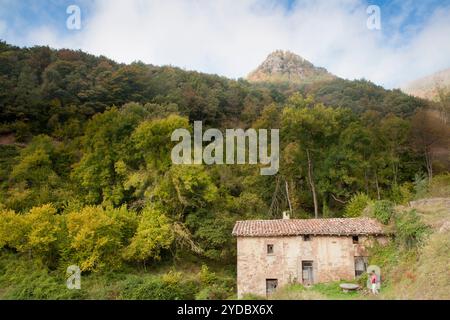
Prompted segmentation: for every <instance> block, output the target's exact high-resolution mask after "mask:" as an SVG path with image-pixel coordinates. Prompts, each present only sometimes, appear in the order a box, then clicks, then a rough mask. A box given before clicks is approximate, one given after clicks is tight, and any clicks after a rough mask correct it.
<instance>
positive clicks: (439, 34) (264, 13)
mask: <svg viewBox="0 0 450 320" xmlns="http://www.w3.org/2000/svg"><path fill="white" fill-rule="evenodd" d="M366 7H367V4H365V2H364V1H362V0H335V1H329V0H318V1H313V0H300V1H298V2H297V3H296V5H295V6H294V7H293V8H292V10H291V11H290V12H287V11H286V10H285V8H283V7H282V6H281V5H278V4H277V3H276V1H274V0H273V1H266V2H264V3H262V2H261V1H256V0H240V1H233V2H232V3H231V2H230V1H227V0H215V1H208V0H191V1H187V0H186V1H184V0H177V1H175V0H174V1H164V0H155V1H143V0H126V1H125V0H98V1H97V2H95V4H94V6H93V7H92V8H90V9H91V10H92V12H93V13H92V14H91V15H90V18H89V20H87V21H83V22H82V25H83V28H82V30H81V31H76V32H74V33H70V35H69V36H67V32H65V33H62V32H58V30H51V29H49V28H42V29H38V30H33V31H32V32H30V34H29V35H28V42H32V43H40V44H49V45H51V46H55V47H70V48H76V49H83V50H86V51H88V52H91V53H94V54H102V55H106V56H108V57H110V58H112V59H115V60H117V61H119V62H132V61H135V60H142V61H144V62H146V63H152V64H156V65H163V64H171V65H176V66H179V67H183V68H186V69H193V70H199V71H203V72H209V73H218V74H220V75H224V76H228V77H232V78H237V77H242V76H245V75H246V74H247V73H248V72H250V71H251V70H252V69H254V68H255V67H256V66H257V65H258V64H259V63H260V62H262V60H263V59H264V58H265V56H266V55H267V54H268V53H270V52H271V51H273V50H275V49H287V50H291V51H293V52H296V53H298V54H300V55H302V56H303V57H304V58H306V59H308V60H310V61H311V62H313V63H314V64H316V65H318V66H324V67H326V68H327V69H328V70H329V71H331V72H333V73H335V74H337V75H338V76H341V77H344V78H350V79H354V78H363V77H364V78H366V79H369V80H372V81H374V82H375V83H378V84H381V85H384V86H386V87H394V86H395V87H398V86H400V85H401V84H403V83H404V82H406V81H409V80H411V79H415V78H417V77H419V76H423V75H426V74H428V73H432V72H435V71H438V70H440V69H444V68H447V67H450V41H449V34H450V19H448V16H449V8H447V10H444V9H440V10H437V11H436V12H435V13H434V15H433V17H432V19H430V20H429V21H428V22H427V23H426V24H425V25H424V26H423V28H421V29H420V31H418V30H413V31H414V32H415V33H414V35H413V37H412V38H411V39H410V40H409V41H406V42H405V41H404V39H400V38H399V35H398V34H396V33H395V32H393V34H394V36H392V38H390V40H389V41H387V40H386V39H385V38H384V37H383V36H382V34H381V33H380V32H379V31H370V30H368V29H367V28H366V20H367V14H366ZM82 10H83V8H82ZM405 10H407V8H405ZM82 15H83V13H82ZM382 19H383V12H382ZM404 19H405V17H404V16H399V17H397V18H396V19H393V20H392V21H393V22H392V24H389V25H390V26H391V27H392V26H393V25H396V24H400V23H401V21H403V20H404ZM0 26H1V25H0ZM382 26H384V24H383V20H382ZM0 29H1V28H0ZM0 31H1V30H0ZM0 34H1V32H0ZM61 35H64V36H61Z"/></svg>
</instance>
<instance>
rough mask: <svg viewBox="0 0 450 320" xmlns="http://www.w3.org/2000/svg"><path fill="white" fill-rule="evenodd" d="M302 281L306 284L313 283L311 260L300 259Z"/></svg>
mask: <svg viewBox="0 0 450 320" xmlns="http://www.w3.org/2000/svg"><path fill="white" fill-rule="evenodd" d="M302 283H303V285H306V286H310V285H312V284H313V283H314V271H313V261H302Z"/></svg>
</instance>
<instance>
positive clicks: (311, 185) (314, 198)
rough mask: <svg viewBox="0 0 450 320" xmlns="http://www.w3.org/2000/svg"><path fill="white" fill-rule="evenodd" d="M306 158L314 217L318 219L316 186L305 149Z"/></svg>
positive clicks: (310, 161)
mask: <svg viewBox="0 0 450 320" xmlns="http://www.w3.org/2000/svg"><path fill="white" fill-rule="evenodd" d="M306 156H307V157H308V180H309V185H310V187H311V193H312V196H313V202H314V217H315V218H316V219H317V218H318V217H319V206H318V204H317V195H316V186H315V184H314V178H313V176H314V175H313V165H312V160H311V156H310V154H309V149H306Z"/></svg>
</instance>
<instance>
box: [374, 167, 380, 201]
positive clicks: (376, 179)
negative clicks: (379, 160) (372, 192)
mask: <svg viewBox="0 0 450 320" xmlns="http://www.w3.org/2000/svg"><path fill="white" fill-rule="evenodd" d="M375 186H376V187H377V198H378V200H380V199H381V196H380V186H379V184H378V173H377V171H375Z"/></svg>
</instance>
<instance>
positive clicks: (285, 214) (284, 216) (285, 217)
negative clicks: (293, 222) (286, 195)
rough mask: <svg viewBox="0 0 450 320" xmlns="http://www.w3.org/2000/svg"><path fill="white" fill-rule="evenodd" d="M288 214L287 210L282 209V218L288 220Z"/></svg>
mask: <svg viewBox="0 0 450 320" xmlns="http://www.w3.org/2000/svg"><path fill="white" fill-rule="evenodd" d="M289 219H290V216H289V211H283V220H289Z"/></svg>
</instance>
